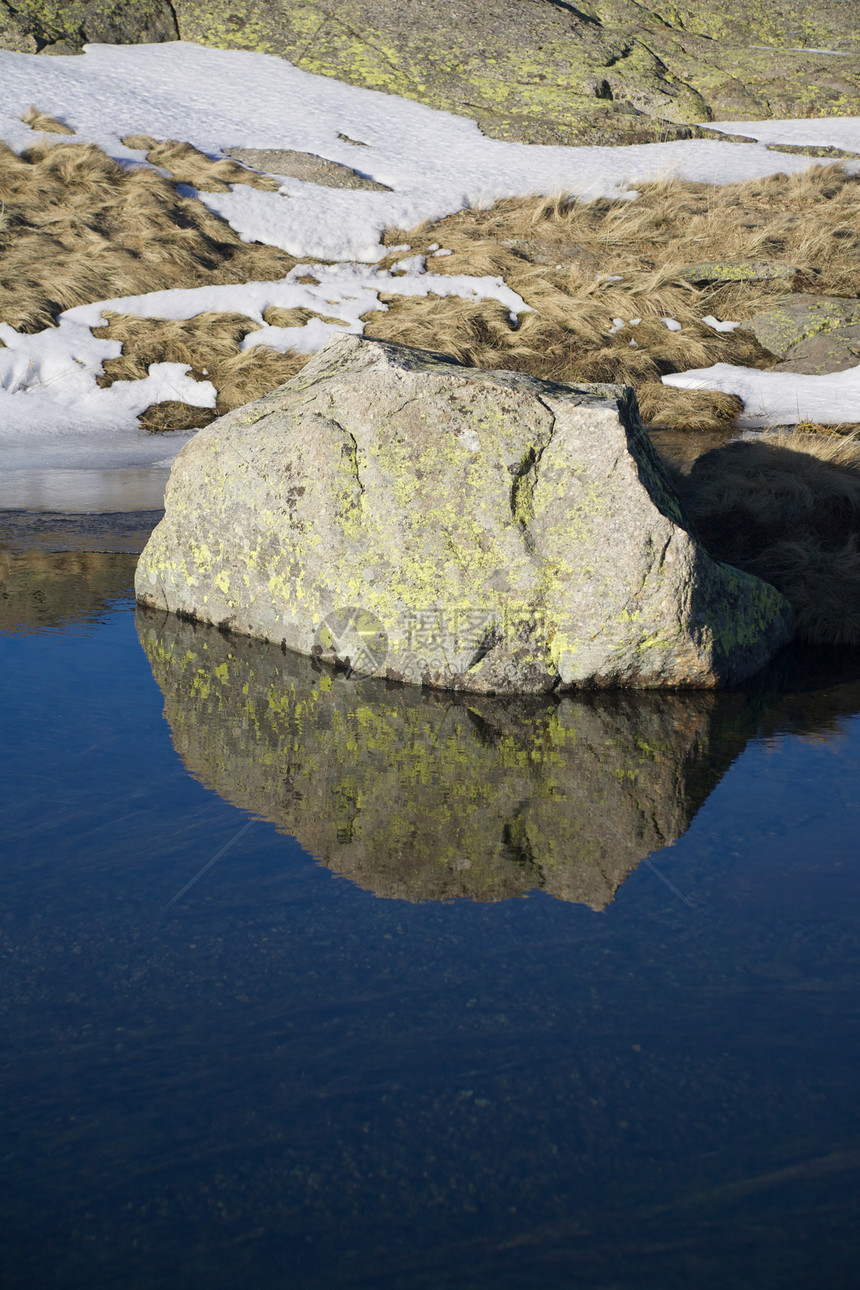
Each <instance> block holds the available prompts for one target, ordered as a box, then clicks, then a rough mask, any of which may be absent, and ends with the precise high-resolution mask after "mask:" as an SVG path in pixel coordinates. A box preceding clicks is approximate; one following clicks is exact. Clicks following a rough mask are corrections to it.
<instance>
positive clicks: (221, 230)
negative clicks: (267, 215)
mask: <svg viewBox="0 0 860 1290" xmlns="http://www.w3.org/2000/svg"><path fill="white" fill-rule="evenodd" d="M0 193H2V194H3V217H2V221H0V320H2V321H4V322H8V323H11V324H12V326H13V327H16V328H18V329H19V330H20V331H38V330H40V329H41V328H42V327H45V326H48V325H50V324H51V323H52V322H53V321H54V319H55V318H56V316H57V314H58V313H60V312H61V311H62V310H63V309H68V308H71V307H72V306H73V305H79V304H85V303H88V302H91V301H94V300H104V299H109V298H110V297H112V296H123V295H138V294H141V293H143V292H146V291H158V290H162V289H164V288H168V287H193V286H204V285H207V284H212V283H239V282H249V281H258V282H259V281H266V280H269V281H271V280H273V279H279V278H282V277H284V275H285V274H286V273H288V272H289V270H290V269H291V268H292V267H293V266H294V265H295V263H296V260H295V259H294V258H293V257H292V256H290V255H287V254H286V252H284V251H279V250H276V249H275V248H273V247H268V246H262V245H261V244H259V243H245V242H242V241H241V239H240V238H239V235H238V234H237V233H235V232H234V231H233V229H231V228H230V226H229V225H228V224H227V223H226V222H225V221H224V220H222V219H219V218H218V217H217V216H216V215H213V214H211V213H210V212H209V211H208V210H207V209H206V207H205V206H203V205H202V203H200V202H196V201H193V200H188V199H185V198H182V197H180V196H178V194H177V192H176V188H175V185H174V184H173V183H171V182H170V181H169V180H166V179H163V178H161V176H159V175H157V174H156V173H155V172H154V171H152V170H150V169H148V168H143V167H141V168H138V169H133V170H124V169H123V168H122V167H121V166H118V165H117V164H116V162H114V161H112V160H111V159H110V157H107V156H106V155H105V154H104V153H103V152H102V151H101V150H100V149H99V148H96V147H95V146H93V145H80V144H64V143H57V144H47V143H43V144H37V145H36V146H35V147H34V148H31V149H29V151H27V152H24V153H22V154H21V156H18V155H17V154H16V153H14V152H12V151H11V149H9V148H7V147H6V146H5V144H0Z"/></svg>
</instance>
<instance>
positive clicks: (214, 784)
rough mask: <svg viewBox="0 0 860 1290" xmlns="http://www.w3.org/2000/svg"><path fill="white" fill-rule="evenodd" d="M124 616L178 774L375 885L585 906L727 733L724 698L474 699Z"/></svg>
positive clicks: (738, 743) (674, 816)
mask: <svg viewBox="0 0 860 1290" xmlns="http://www.w3.org/2000/svg"><path fill="white" fill-rule="evenodd" d="M137 625H138V632H139V636H140V640H141V644H142V646H143V648H144V650H145V652H146V654H147V656H148V658H149V661H150V664H151V666H152V670H153V673H154V675H155V679H156V681H157V682H158V684H159V686H160V687H161V690H162V692H163V694H164V700H165V708H164V713H165V717H166V719H167V721H168V723H169V724H170V727H171V731H172V734H173V741H174V744H175V747H176V749H177V751H178V753H179V754H180V756H181V757H182V759H183V761H184V763H185V765H186V766H187V768H188V770H189V771H190V772H191V774H193V775H194V776H195V777H196V778H197V779H199V780H201V781H202V782H203V783H204V784H206V785H207V786H208V787H210V788H212V789H214V790H215V791H216V792H217V793H218V794H219V795H220V796H221V797H223V798H225V799H226V800H228V801H230V802H232V803H233V804H234V805H236V806H238V807H240V808H241V809H242V810H245V811H250V812H253V813H254V814H255V815H258V816H261V817H263V818H265V819H268V820H271V821H272V822H273V823H274V824H275V825H276V826H277V828H278V829H280V830H282V831H284V832H286V833H289V834H291V835H292V836H293V837H295V838H296V839H297V840H298V841H299V843H300V844H301V845H302V846H303V847H304V848H305V849H306V850H307V851H308V852H310V853H311V855H313V856H314V857H315V858H316V859H317V860H319V861H321V862H322V863H323V864H325V865H327V866H328V867H329V868H330V869H332V870H333V871H334V872H335V873H338V874H341V875H343V876H344V877H346V878H349V879H350V880H351V881H352V882H354V883H356V884H358V885H359V886H360V887H363V888H365V889H367V890H371V891H374V892H376V894H377V895H379V896H384V897H392V898H396V899H401V900H413V901H417V900H451V899H453V898H455V897H468V898H470V899H472V900H503V899H506V898H508V897H512V896H518V895H521V894H522V893H524V892H526V891H529V890H534V889H542V890H544V891H546V892H548V893H550V894H551V895H553V896H557V897H558V898H559V899H561V900H569V901H579V902H581V903H583V904H586V905H589V906H590V907H591V908H592V909H595V910H599V909H603V908H604V907H605V906H606V905H607V904H608V903H609V902H610V901H611V900H612V898H613V895H614V893H615V892H616V891H617V889H618V887H619V886H620V885H621V883H622V882H623V881H624V879H625V878H626V877H627V875H628V874H629V873H630V872H631V870H633V869H634V868H635V867H636V865H637V864H638V863H639V862H640V861H641V860H642V859H643V858H644V857H645V856H647V855H648V854H649V853H650V852H652V851H655V850H657V849H659V848H660V847H664V846H666V845H667V844H669V843H671V842H673V841H674V840H675V839H676V838H678V837H679V836H680V835H681V834H682V833H684V831H685V830H686V829H687V827H688V826H689V824H690V821H691V819H692V817H693V815H694V814H695V813H696V811H697V810H698V809H699V807H700V806H701V805H702V803H703V802H704V801H705V799H706V798H707V796H708V794H709V793H710V792H711V790H712V789H713V788H714V786H715V785H716V784H717V782H718V781H719V780H720V778H721V776H722V774H723V773H724V772H725V770H726V769H727V768H728V766H729V765H730V764H731V762H732V760H733V759H734V757H735V756H736V755H737V753H738V752H739V751H740V749H741V748H742V746H743V743H744V742H745V741H744V739H743V738H742V737H741V736H739V735H737V734H735V733H734V732H735V731H736V730H737V728H738V726H739V725H740V724H743V720H742V717H741V720H740V721H739V717H740V716H741V714H742V713H743V711H744V710H745V709H746V700H745V698H744V696H742V695H740V694H726V693H722V694H715V693H714V692H711V691H700V692H692V693H691V692H688V691H687V692H683V693H678V694H667V693H665V692H663V693H660V694H657V693H644V694H643V693H641V692H637V693H631V692H614V693H605V692H603V693H600V694H582V695H577V696H571V695H570V694H567V695H565V696H563V697H562V698H560V699H553V698H551V697H550V698H528V699H511V698H509V697H505V698H496V699H493V698H485V697H483V696H482V697H477V696H474V695H465V694H455V693H450V692H436V691H427V690H421V689H419V688H417V687H413V686H393V685H390V684H386V683H385V682H380V681H372V680H361V679H357V678H354V677H347V676H345V675H343V674H342V673H340V674H338V673H334V674H332V673H329V672H327V671H321V670H315V669H314V666H313V665H312V664H311V662H310V660H309V659H307V658H304V657H301V656H298V655H293V654H289V653H283V652H282V651H281V650H280V649H279V648H278V647H277V646H272V645H268V644H266V643H264V642H260V641H253V640H250V639H248V638H244V637H229V636H225V635H223V634H222V633H220V632H218V631H217V630H216V629H215V628H211V627H206V626H203V625H200V624H194V623H190V622H187V621H182V620H180V619H177V618H176V617H174V616H173V615H170V614H162V613H157V612H153V611H149V610H138V614H137Z"/></svg>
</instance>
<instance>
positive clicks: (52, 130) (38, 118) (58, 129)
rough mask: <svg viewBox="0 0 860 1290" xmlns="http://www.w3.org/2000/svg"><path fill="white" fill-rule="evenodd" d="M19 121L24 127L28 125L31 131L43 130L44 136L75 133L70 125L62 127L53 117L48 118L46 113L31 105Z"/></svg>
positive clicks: (60, 122)
mask: <svg viewBox="0 0 860 1290" xmlns="http://www.w3.org/2000/svg"><path fill="white" fill-rule="evenodd" d="M21 120H22V121H23V122H24V124H25V125H29V126H30V128H31V129H33V130H44V131H45V133H46V134H74V133H75V132H74V130H73V129H72V127H71V126H70V125H64V124H63V122H62V121H58V120H57V118H56V117H55V116H48V114H47V112H40V111H39V109H38V108H37V107H35V106H34V104H32V103H31V104H30V106H29V107H28V109H27V111H26V112H25V113H24V115H23V116H22V117H21Z"/></svg>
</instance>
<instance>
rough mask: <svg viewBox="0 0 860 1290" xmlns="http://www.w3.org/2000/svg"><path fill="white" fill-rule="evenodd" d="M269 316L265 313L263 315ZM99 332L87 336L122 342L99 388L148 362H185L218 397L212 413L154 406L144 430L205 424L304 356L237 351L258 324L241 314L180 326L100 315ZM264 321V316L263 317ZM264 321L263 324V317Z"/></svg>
mask: <svg viewBox="0 0 860 1290" xmlns="http://www.w3.org/2000/svg"><path fill="white" fill-rule="evenodd" d="M269 312H273V311H269V310H267V311H266V314H268V313H269ZM104 317H105V318H106V320H107V321H106V324H105V326H104V327H99V328H97V329H94V331H93V335H95V336H98V337H100V338H105V339H110V340H119V341H121V342H122V347H123V348H122V353H121V354H120V356H119V357H118V358H113V359H108V360H107V362H106V363H105V364H104V376H102V377H100V378H99V384H100V385H112V384H113V382H114V381H136V380H142V379H143V378H144V377H145V376H146V374H147V372H148V371H149V367H150V364H151V363H185V364H187V365H188V367H189V368H190V369H191V370H190V375H191V376H192V377H193V378H194V379H195V380H197V381H211V382H212V384H213V385H214V386H215V389H216V390H217V392H218V397H217V402H216V405H215V409H214V410H208V409H205V408H195V407H191V406H190V405H188V404H185V403H181V402H179V401H178V400H173V399H170V400H165V401H164V402H162V403H157V404H154V405H153V406H152V407H151V408H149V409H147V411H146V412H145V413H144V414H143V416H142V417H141V418H140V422H141V425H143V426H145V427H146V428H147V429H148V430H156V431H157V430H187V429H191V428H194V427H197V426H201V425H206V424H208V422H209V421H211V420H213V419H214V418H215V417H216V416H223V414H224V413H225V412H230V411H231V410H232V409H233V408H238V407H241V406H242V404H243V403H248V402H249V401H250V400H251V399H257V398H260V397H261V395H263V394H267V393H268V392H269V391H270V390H273V389H275V388H276V387H277V386H279V385H283V383H284V381H288V380H289V379H290V377H291V376H295V374H296V372H298V371H299V370H300V369H301V368H302V367H303V366H304V364H305V363H306V362H307V358H308V356H307V354H296V353H294V352H293V351H291V350H288V351H287V352H286V353H281V352H280V351H278V350H275V349H272V348H270V347H268V346H265V345H254V346H252V347H251V348H249V349H247V350H243V349H241V348H240V346H241V343H242V341H243V340H244V339H245V337H246V336H248V335H249V334H250V333H251V332H254V331H259V330H260V325H259V323H256V322H253V321H252V320H251V319H250V318H247V317H246V316H245V315H244V314H218V313H203V314H197V315H196V316H195V317H194V318H189V319H186V320H185V321H183V322H175V321H167V320H165V319H163V318H139V317H137V316H135V315H133V314H118V313H113V312H111V311H110V310H106V311H105V314H104ZM264 317H266V315H264ZM266 321H269V319H268V318H266Z"/></svg>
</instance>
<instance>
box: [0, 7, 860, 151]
mask: <svg viewBox="0 0 860 1290" xmlns="http://www.w3.org/2000/svg"><path fill="white" fill-rule="evenodd" d="M177 38H179V39H182V40H189V41H197V42H199V43H201V44H206V45H214V46H219V47H223V48H231V49H254V50H261V51H263V52H265V53H269V54H277V55H281V56H282V57H284V58H288V59H289V60H290V61H291V62H293V63H295V64H296V65H297V66H299V67H302V68H305V69H306V70H307V71H310V72H319V73H322V74H324V75H328V76H336V77H338V78H339V79H341V80H344V81H347V82H349V83H351V84H355V85H361V86H365V87H367V88H370V89H379V90H384V91H386V92H387V93H391V94H400V95H404V96H405V97H407V98H413V99H419V100H421V101H422V102H426V103H429V104H431V105H432V106H434V107H437V108H445V109H447V110H449V111H452V112H457V113H460V114H462V115H466V116H471V117H473V118H474V119H475V120H476V121H477V122H478V123H479V124H480V126H481V128H482V129H483V130H484V131H485V133H487V134H489V135H493V136H497V137H499V138H506V139H519V140H522V141H525V142H529V143H564V144H571V143H584V142H588V143H639V142H648V141H651V140H655V139H670V138H676V137H687V136H689V135H691V134H693V135H695V134H699V133H701V131H702V130H703V129H705V130H706V129H707V123H708V122H709V121H712V120H719V119H726V118H734V119H749V120H753V119H761V118H766V117H792V116H823V115H851V116H853V115H857V114H860V38H858V35H857V25H856V3H855V0H794V2H792V0H723V3H721V4H719V5H714V4H713V3H712V2H711V0H676V2H674V3H671V4H667V5H665V6H664V5H661V6H660V12H659V13H658V12H657V11H656V10H653V9H651V8H649V7H648V6H647V5H646V4H641V3H636V0H581V3H578V4H576V5H574V4H568V3H565V0H411V2H406V3H404V0H338V3H336V4H335V3H334V0H267V2H266V3H263V2H262V0H174V2H173V3H169V0H130V2H129V3H125V4H123V3H121V2H120V0H72V2H71V3H62V4H61V3H59V2H58V0H0V46H5V47H6V48H11V49H18V50H22V51H27V52H31V53H63V54H67V53H73V52H75V51H77V50H79V49H80V48H81V46H82V45H83V44H84V43H85V42H86V41H108V42H114V43H116V42H138V41H152V40H175V39H177ZM822 51H825V52H822Z"/></svg>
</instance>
